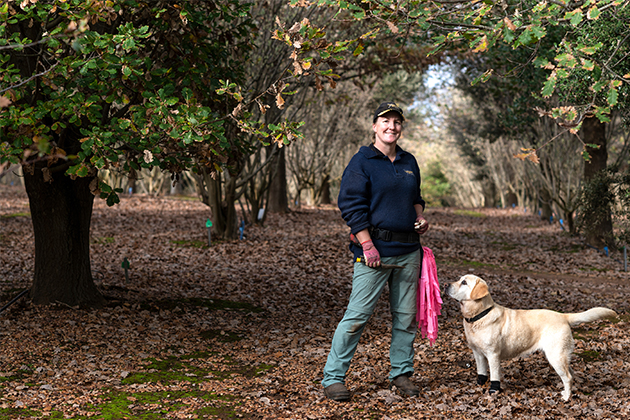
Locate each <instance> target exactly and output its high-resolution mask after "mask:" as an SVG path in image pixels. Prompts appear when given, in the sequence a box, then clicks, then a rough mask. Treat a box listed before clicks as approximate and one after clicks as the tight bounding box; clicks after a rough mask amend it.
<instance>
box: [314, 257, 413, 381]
mask: <svg viewBox="0 0 630 420" xmlns="http://www.w3.org/2000/svg"><path fill="white" fill-rule="evenodd" d="M381 262H382V263H383V264H395V265H402V266H404V267H405V268H395V269H374V268H370V267H368V266H366V265H364V264H363V263H355V264H354V276H353V279H352V293H351V294H350V301H349V302H348V308H347V309H346V312H345V314H344V316H343V319H342V320H341V322H340V323H339V325H338V326H337V330H336V331H335V335H334V337H333V340H332V345H331V349H330V353H329V354H328V360H327V362H326V366H325V367H324V380H323V381H322V385H323V386H324V387H327V386H329V385H332V384H334V383H337V382H341V383H344V382H345V379H346V372H347V371H348V368H349V367H350V361H351V360H352V357H353V356H354V352H355V351H356V349H357V345H358V344H359V339H360V338H361V334H362V333H363V330H364V329H365V326H366V325H367V322H368V320H369V319H370V316H372V313H373V312H374V308H376V304H377V302H378V299H379V297H380V296H381V293H382V292H383V289H384V288H385V284H389V305H390V310H391V313H392V341H391V345H390V349H389V359H390V363H391V371H390V374H389V379H390V380H393V379H394V378H396V377H397V376H399V375H404V374H408V375H411V374H412V373H413V354H414V353H413V341H414V339H415V337H416V330H417V328H418V325H417V323H416V301H417V292H418V277H419V276H420V266H421V264H422V249H419V250H418V251H415V252H412V253H410V254H405V255H400V256H397V257H384V258H381Z"/></svg>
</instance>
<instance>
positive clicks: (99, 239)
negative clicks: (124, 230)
mask: <svg viewBox="0 0 630 420" xmlns="http://www.w3.org/2000/svg"><path fill="white" fill-rule="evenodd" d="M114 242H115V239H114V238H112V237H111V236H103V237H97V238H92V243H93V244H99V245H108V244H113V243H114Z"/></svg>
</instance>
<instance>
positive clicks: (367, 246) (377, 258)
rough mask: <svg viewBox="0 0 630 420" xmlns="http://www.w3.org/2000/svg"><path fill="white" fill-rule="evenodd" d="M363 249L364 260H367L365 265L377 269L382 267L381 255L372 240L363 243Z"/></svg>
mask: <svg viewBox="0 0 630 420" xmlns="http://www.w3.org/2000/svg"><path fill="white" fill-rule="evenodd" d="M361 247H362V248H363V258H365V265H367V266H368V267H372V268H376V267H378V266H380V265H381V254H379V253H378V250H377V249H376V247H375V246H374V242H372V240H371V239H370V240H368V241H365V242H362V243H361Z"/></svg>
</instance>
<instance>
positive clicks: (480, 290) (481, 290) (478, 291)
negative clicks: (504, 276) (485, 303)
mask: <svg viewBox="0 0 630 420" xmlns="http://www.w3.org/2000/svg"><path fill="white" fill-rule="evenodd" d="M488 294H490V291H489V290H488V285H487V284H486V283H482V282H481V281H478V282H477V284H476V285H475V287H473V289H472V291H471V292H470V298H471V299H472V300H477V299H481V298H482V297H484V296H488Z"/></svg>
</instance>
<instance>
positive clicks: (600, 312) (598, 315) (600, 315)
mask: <svg viewBox="0 0 630 420" xmlns="http://www.w3.org/2000/svg"><path fill="white" fill-rule="evenodd" d="M616 316H617V313H616V312H615V311H613V310H612V309H608V308H592V309H589V310H588V311H584V312H579V313H576V314H565V317H566V319H567V322H568V323H569V325H571V326H573V325H578V324H583V323H585V322H593V321H597V320H598V319H604V318H614V317H616Z"/></svg>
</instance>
